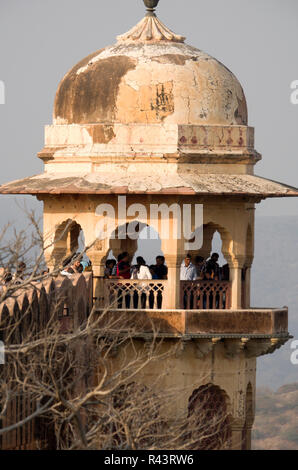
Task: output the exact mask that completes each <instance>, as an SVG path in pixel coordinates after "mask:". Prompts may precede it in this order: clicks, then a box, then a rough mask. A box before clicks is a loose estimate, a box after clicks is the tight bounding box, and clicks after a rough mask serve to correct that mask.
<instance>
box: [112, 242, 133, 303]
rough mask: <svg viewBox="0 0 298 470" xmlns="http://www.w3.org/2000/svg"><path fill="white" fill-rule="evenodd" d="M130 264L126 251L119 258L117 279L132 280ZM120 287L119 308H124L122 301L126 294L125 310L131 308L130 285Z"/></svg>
mask: <svg viewBox="0 0 298 470" xmlns="http://www.w3.org/2000/svg"><path fill="white" fill-rule="evenodd" d="M130 270H131V266H130V262H129V253H128V252H127V251H124V252H123V253H120V255H119V256H118V263H117V271H116V274H117V278H118V279H130ZM119 285H120V289H119V290H118V308H119V309H121V308H122V299H123V295H124V294H125V296H124V298H125V308H130V289H129V285H125V284H123V285H121V284H119Z"/></svg>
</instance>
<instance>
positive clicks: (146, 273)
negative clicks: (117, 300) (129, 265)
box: [131, 256, 152, 309]
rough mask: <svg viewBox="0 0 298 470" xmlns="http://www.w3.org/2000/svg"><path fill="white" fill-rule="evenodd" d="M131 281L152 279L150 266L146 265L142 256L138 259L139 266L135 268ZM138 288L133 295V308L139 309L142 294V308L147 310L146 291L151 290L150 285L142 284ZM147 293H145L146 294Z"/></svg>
mask: <svg viewBox="0 0 298 470" xmlns="http://www.w3.org/2000/svg"><path fill="white" fill-rule="evenodd" d="M131 279H138V280H142V279H144V280H147V279H152V275H151V273H150V270H149V268H148V266H147V265H146V261H145V260H144V258H143V257H142V256H138V257H137V264H136V266H134V267H133V270H132V274H131ZM137 287H138V288H137V289H136V290H135V291H134V294H133V306H134V308H138V303H139V296H140V294H141V308H142V309H144V308H146V300H147V295H146V291H148V290H150V286H149V284H146V283H141V284H139V285H138V286H137ZM144 291H145V292H144Z"/></svg>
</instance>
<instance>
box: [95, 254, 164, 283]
mask: <svg viewBox="0 0 298 470" xmlns="http://www.w3.org/2000/svg"><path fill="white" fill-rule="evenodd" d="M136 261H137V263H136V264H135V265H131V263H130V255H129V253H128V252H127V251H124V252H123V253H120V255H119V256H118V258H117V261H116V260H115V259H108V260H107V261H106V267H105V271H104V277H105V279H144V280H145V279H167V278H168V268H167V266H166V265H165V257H164V256H161V255H160V256H157V257H156V259H155V261H156V263H155V264H152V265H151V266H147V264H146V261H145V260H144V258H143V257H142V256H138V257H137V259H136Z"/></svg>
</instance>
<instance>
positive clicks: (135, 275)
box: [131, 256, 152, 279]
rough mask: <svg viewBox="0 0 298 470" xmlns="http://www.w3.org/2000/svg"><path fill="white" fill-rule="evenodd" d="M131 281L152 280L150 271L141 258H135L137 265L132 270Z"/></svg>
mask: <svg viewBox="0 0 298 470" xmlns="http://www.w3.org/2000/svg"><path fill="white" fill-rule="evenodd" d="M131 279H152V275H151V273H150V270H149V268H148V266H147V265H146V261H145V260H144V258H143V257H142V256H138V257H137V264H136V266H134V267H133V269H132V274H131Z"/></svg>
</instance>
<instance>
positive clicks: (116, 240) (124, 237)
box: [104, 220, 163, 264]
mask: <svg viewBox="0 0 298 470" xmlns="http://www.w3.org/2000/svg"><path fill="white" fill-rule="evenodd" d="M132 224H133V225H132ZM130 228H132V231H131V233H129V229H130ZM153 240H154V241H155V242H157V243H156V250H157V251H156V256H157V255H162V254H163V252H162V248H161V239H160V236H159V234H158V232H157V231H156V230H155V228H154V227H152V226H151V225H148V224H146V223H144V222H141V221H139V220H133V221H130V222H126V223H124V224H123V225H120V226H118V227H116V229H115V230H114V231H113V232H112V233H111V235H110V238H109V247H108V250H107V252H106V256H105V260H106V259H108V256H109V255H110V254H111V251H112V253H113V256H114V257H115V258H117V256H118V255H119V254H120V253H121V252H123V251H127V252H128V253H129V254H130V255H131V259H132V260H133V259H134V257H135V256H136V255H137V254H138V255H141V256H143V257H144V258H145V259H146V260H148V259H149V261H150V264H151V262H153V259H152V258H150V256H152V251H153V250H152V247H151V250H146V248H145V245H146V244H147V241H151V243H153ZM144 251H145V253H144ZM105 260H104V261H105ZM148 264H149V263H148Z"/></svg>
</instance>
